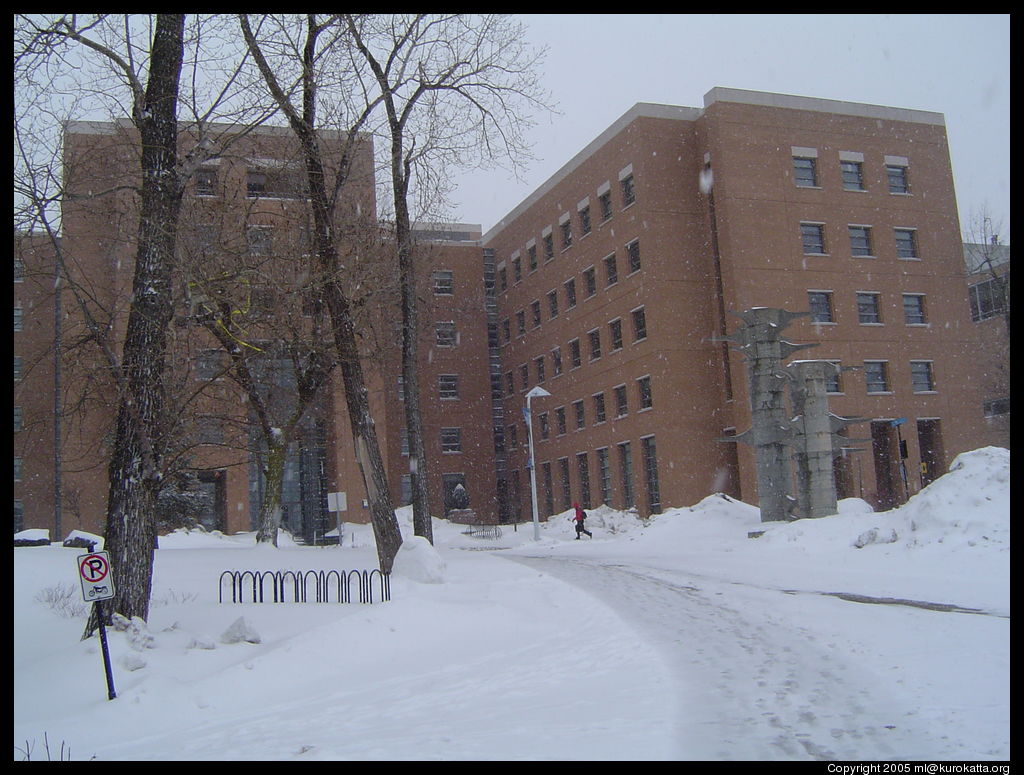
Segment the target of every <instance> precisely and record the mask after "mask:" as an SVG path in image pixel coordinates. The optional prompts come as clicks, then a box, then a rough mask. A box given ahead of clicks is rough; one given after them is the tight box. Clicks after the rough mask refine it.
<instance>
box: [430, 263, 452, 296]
mask: <svg viewBox="0 0 1024 775" xmlns="http://www.w3.org/2000/svg"><path fill="white" fill-rule="evenodd" d="M452 277H453V276H452V273H451V272H450V271H449V270H447V269H439V270H437V271H436V272H434V295H436V296H451V295H452V294H453V293H454V292H455V291H454V289H453V284H452Z"/></svg>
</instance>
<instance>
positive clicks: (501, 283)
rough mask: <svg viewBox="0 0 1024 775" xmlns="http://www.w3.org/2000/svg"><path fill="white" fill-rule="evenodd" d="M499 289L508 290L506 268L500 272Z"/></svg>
mask: <svg viewBox="0 0 1024 775" xmlns="http://www.w3.org/2000/svg"><path fill="white" fill-rule="evenodd" d="M498 287H499V288H500V289H501V290H503V291H507V290H508V271H507V270H506V269H505V267H502V268H501V269H499V270H498Z"/></svg>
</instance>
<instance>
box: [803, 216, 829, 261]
mask: <svg viewBox="0 0 1024 775" xmlns="http://www.w3.org/2000/svg"><path fill="white" fill-rule="evenodd" d="M800 240H801V241H802V242H803V246H804V255H810V256H817V255H823V254H824V253H825V224H823V223H801V224H800Z"/></svg>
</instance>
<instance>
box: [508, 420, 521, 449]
mask: <svg viewBox="0 0 1024 775" xmlns="http://www.w3.org/2000/svg"><path fill="white" fill-rule="evenodd" d="M505 437H506V438H507V439H508V445H509V447H511V448H512V449H515V447H516V445H517V444H518V443H519V431H518V430H516V426H515V425H514V424H513V425H510V426H508V429H507V431H506V433H505Z"/></svg>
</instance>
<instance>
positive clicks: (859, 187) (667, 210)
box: [484, 88, 982, 515]
mask: <svg viewBox="0 0 1024 775" xmlns="http://www.w3.org/2000/svg"><path fill="white" fill-rule="evenodd" d="M484 245H485V246H486V247H487V248H489V249H490V250H493V251H494V254H495V260H496V265H497V271H498V277H499V281H498V285H499V294H498V307H499V310H500V313H499V314H500V316H501V327H502V328H501V331H502V369H503V371H504V379H505V385H504V389H505V398H506V407H505V416H506V417H508V418H516V416H517V415H516V407H518V406H521V405H522V404H523V403H524V398H523V397H524V395H525V393H526V392H527V391H528V390H529V389H530V388H532V387H533V386H534V385H537V384H543V385H544V387H545V389H547V390H548V391H549V392H550V393H551V394H552V395H551V397H550V398H544V399H541V400H540V401H538V402H535V403H534V413H535V416H536V418H537V419H536V420H535V422H536V423H537V428H536V429H535V432H536V433H537V443H536V448H537V449H536V457H537V471H538V476H537V480H538V488H539V490H540V493H541V495H540V499H539V500H540V510H541V512H542V514H545V515H546V514H551V513H554V512H558V511H561V510H563V509H565V508H567V507H568V506H569V504H571V502H572V501H573V500H576V499H578V500H580V501H581V502H583V503H592V504H598V503H602V502H604V503H609V504H610V505H612V506H615V507H618V508H622V507H627V506H635V507H636V508H637V509H638V511H639V512H640V513H641V514H650V513H653V512H656V511H659V510H661V509H663V508H665V507H668V506H685V505H688V504H692V503H695V502H696V501H698V500H700V499H701V498H703V497H704V496H706V495H707V494H709V493H712V492H716V491H722V492H726V493H729V494H731V495H733V496H736V497H738V498H742V499H744V500H746V501H748V502H756V501H757V492H756V476H755V472H754V460H753V454H752V452H751V450H750V449H749V448H747V447H744V446H739V445H737V446H734V445H731V444H726V443H721V442H719V441H716V439H719V438H721V437H725V436H729V435H732V434H734V433H739V432H742V431H744V430H746V429H747V428H748V427H749V425H750V408H749V397H748V389H747V381H746V371H745V365H744V364H743V362H742V359H741V357H740V356H739V354H738V353H736V352H735V351H728V350H726V349H725V346H724V345H722V344H717V343H715V341H714V338H715V337H717V336H720V335H722V334H724V333H727V332H729V331H731V330H733V329H735V327H736V324H737V323H738V320H737V319H735V318H733V317H731V316H730V315H729V313H730V312H738V311H741V310H744V309H748V308H751V307H779V308H784V309H788V310H791V311H810V312H811V316H810V317H809V318H808V319H806V320H802V321H798V322H796V323H794V324H792V325H791V326H790V328H789V329H788V330H787V331H786V338H787V339H789V340H791V341H793V342H815V343H817V344H818V346H817V347H816V349H814V350H813V351H808V352H809V354H806V353H805V354H804V355H803V357H805V358H818V359H824V360H831V361H835V362H837V363H839V364H840V366H841V367H852V369H853V370H848V371H843V372H841V375H840V377H839V379H837V380H836V381H835V383H834V384H832V385H830V391H829V392H830V409H831V411H832V412H833V413H835V414H838V415H841V416H847V417H862V418H865V419H866V420H867V422H865V423H864V424H862V425H859V426H853V427H852V428H851V429H850V431H849V433H850V435H851V436H853V437H864V438H870V439H871V441H870V442H869V443H866V444H860V445H857V444H853V443H851V445H850V446H851V447H857V446H860V447H862V448H863V451H862V452H852V451H851V452H849V453H848V454H845V455H844V456H843V457H842V458H840V459H839V460H838V461H837V465H836V472H837V484H838V489H839V495H840V497H849V496H857V497H863V498H865V499H867V500H868V501H870V502H872V503H873V504H874V505H876V507H885V506H888V505H891V504H894V503H898V502H901V501H903V500H905V499H906V498H907V497H908V495H909V494H912V493H913V492H916V491H917V490H918V489H920V487H921V486H923V485H924V484H926V483H927V482H928V481H930V480H931V479H932V478H934V477H935V476H937V475H939V474H941V473H943V472H944V471H945V467H946V465H947V464H948V462H949V461H950V460H951V459H952V457H953V456H954V455H956V454H957V453H959V452H962V451H965V450H968V449H972V448H974V447H976V446H979V445H980V443H981V441H982V418H981V411H980V407H981V399H980V393H979V389H980V386H979V384H978V378H977V375H976V373H975V371H974V369H973V366H972V362H971V357H970V356H971V353H972V352H973V349H974V343H975V332H974V331H973V330H972V327H971V323H970V315H969V305H968V300H967V286H966V284H965V282H964V281H963V255H962V246H961V240H960V232H959V226H958V217H957V209H956V200H955V196H954V191H953V181H952V173H951V169H950V163H949V152H948V147H947V144H946V135H945V129H944V125H943V119H942V116H941V115H939V114H934V113H924V112H920V111H911V110H901V109H895V108H885V107H879V106H872V105H861V104H852V103H841V102H834V101H829V100H818V99H808V98H802V97H789V96H784V95H776V94H763V93H756V92H746V91H737V90H730V89H717V88H716V89H713V90H712V91H711V92H709V93H708V94H707V95H706V97H705V106H704V108H703V109H702V110H701V109H692V108H678V107H672V106H664V105H649V104H638V105H636V106H634V107H633V108H632V109H631V110H630V111H629V112H627V113H626V114H625V115H624V116H623V117H622V118H620V119H619V120H618V121H617V122H616V123H615V124H614V125H612V126H611V127H610V128H608V129H607V130H606V131H605V132H604V133H602V134H601V135H600V136H599V137H598V138H597V139H596V140H594V141H593V142H592V143H591V144H590V145H588V146H587V147H586V148H585V149H584V150H583V151H582V152H580V153H579V154H578V155H577V156H576V157H574V158H573V159H572V160H570V161H569V162H568V163H567V164H566V165H565V166H564V167H563V168H562V169H561V170H560V171H559V172H558V173H556V174H555V175H554V176H553V177H552V178H551V179H550V180H548V181H547V182H546V183H545V184H544V185H543V186H541V187H540V188H539V189H538V190H537V191H536V192H535V193H534V194H532V195H531V196H530V197H528V198H527V199H526V200H525V201H524V202H523V203H522V204H521V205H519V206H518V207H517V208H516V209H515V210H514V211H513V212H512V213H510V214H509V215H508V216H507V217H506V218H504V219H503V220H502V222H501V223H500V224H498V225H497V226H495V227H494V228H493V229H491V231H489V232H488V233H487V234H485V235H484ZM524 434H525V428H524V427H523V423H521V422H518V421H510V422H508V423H507V425H506V428H505V435H506V438H507V439H508V440H509V441H510V444H509V445H508V447H509V450H510V456H509V461H508V471H509V477H510V479H509V488H510V491H511V493H512V504H513V505H512V509H513V511H518V512H519V513H522V511H523V509H524V508H525V509H526V512H527V514H528V510H529V498H528V492H526V493H524V488H527V487H528V481H529V477H528V470H527V469H526V465H527V461H526V456H525V454H524V451H523V440H524V438H525V436H524ZM901 452H903V453H904V454H905V457H904V456H903V455H901Z"/></svg>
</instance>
